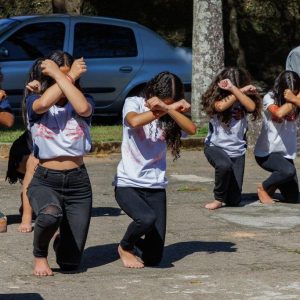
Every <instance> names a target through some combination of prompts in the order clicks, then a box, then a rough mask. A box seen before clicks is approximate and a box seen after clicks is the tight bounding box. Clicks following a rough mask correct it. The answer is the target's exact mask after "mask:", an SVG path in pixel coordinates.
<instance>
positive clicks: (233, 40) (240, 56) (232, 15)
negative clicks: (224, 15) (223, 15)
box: [228, 0, 246, 68]
mask: <svg viewBox="0 0 300 300" xmlns="http://www.w3.org/2000/svg"><path fill="white" fill-rule="evenodd" d="M235 5H236V4H235V3H234V0H228V6H229V42H230V45H231V47H232V49H233V51H234V53H235V56H236V64H237V66H238V67H241V68H246V59H245V53H244V49H243V48H242V46H241V44H240V38H239V35H238V23H237V12H236V7H235Z"/></svg>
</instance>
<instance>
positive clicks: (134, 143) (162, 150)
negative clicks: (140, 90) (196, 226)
mask: <svg viewBox="0 0 300 300" xmlns="http://www.w3.org/2000/svg"><path fill="white" fill-rule="evenodd" d="M144 104H145V99H144V98H142V97H130V98H127V99H126V100H125V104H124V107H123V140H122V147H121V151H122V159H121V161H120V163H119V165H118V169H117V174H116V176H115V180H114V182H113V185H114V186H118V187H137V188H165V187H166V185H167V183H168V181H167V179H166V177H165V172H166V152H167V147H166V142H165V138H164V137H163V132H162V130H161V128H159V126H158V121H157V120H155V121H153V122H151V123H149V124H147V125H145V126H142V127H139V128H132V127H130V125H129V124H128V123H127V121H126V119H125V117H126V115H127V114H128V113H129V112H136V113H142V112H146V111H149V109H148V108H147V107H145V105H144Z"/></svg>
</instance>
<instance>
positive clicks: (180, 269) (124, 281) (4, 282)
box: [0, 150, 300, 300]
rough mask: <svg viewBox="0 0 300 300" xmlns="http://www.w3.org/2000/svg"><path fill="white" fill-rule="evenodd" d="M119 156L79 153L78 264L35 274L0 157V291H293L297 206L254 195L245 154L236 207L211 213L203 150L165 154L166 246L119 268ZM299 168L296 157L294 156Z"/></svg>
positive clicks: (209, 294)
mask: <svg viewBox="0 0 300 300" xmlns="http://www.w3.org/2000/svg"><path fill="white" fill-rule="evenodd" d="M119 159H120V154H110V155H106V154H103V155H101V154H100V155H98V156H96V155H95V156H91V157H88V158H86V165H87V168H88V171H89V174H90V178H91V182H92V186H93V194H94V203H93V213H92V220H91V226H90V231H89V235H88V239H87V243H86V249H85V252H84V258H83V262H82V268H81V270H80V272H79V273H76V274H63V273H60V272H59V269H58V266H57V265H56V263H55V258H54V253H53V251H52V247H50V256H49V261H50V265H51V267H53V269H54V273H55V275H54V276H53V277H48V278H38V277H35V276H33V275H32V239H33V234H32V233H29V234H24V233H18V232H17V226H18V223H19V222H20V217H19V215H18V208H19V205H20V190H21V186H20V185H19V184H15V185H10V184H9V183H7V182H5V181H4V175H5V170H6V165H7V160H6V159H0V195H1V196H0V197H1V202H0V203H1V205H0V210H1V211H3V212H4V213H6V215H7V216H8V221H9V226H8V232H7V233H2V234H0V300H2V299H22V300H23V299H26V300H27V299H30V300H40V299H72V300H73V299H110V300H114V299H172V300H176V299H180V300H181V299H204V300H210V299H231V300H233V299H251V300H274V299H275V300H276V299H278V300H283V299H300V278H299V271H300V241H299V236H300V235H299V233H300V217H299V215H300V205H299V204H284V203H276V204H274V205H270V206H265V205H262V204H260V203H259V202H258V201H257V200H258V198H257V194H256V186H257V184H258V183H259V182H261V181H262V180H263V179H264V178H265V177H266V176H267V174H268V173H267V172H265V171H263V170H262V169H260V168H259V166H258V165H257V164H256V162H255V161H254V159H253V157H252V156H251V155H248V156H247V159H246V171H245V179H244V189H243V201H242V203H241V206H240V207H235V208H230V207H228V208H227V207H224V208H221V209H218V210H216V211H208V210H206V209H205V208H203V207H204V204H205V203H207V202H208V201H210V200H212V190H213V177H214V170H213V168H212V167H211V166H210V165H209V164H208V162H207V161H206V159H205V157H204V155H203V152H201V151H195V150H193V151H191V150H184V151H182V155H181V158H180V159H178V161H176V162H173V161H172V158H171V157H168V178H169V187H168V189H167V195H168V224H167V236H166V246H165V253H164V258H163V261H162V263H161V264H160V265H159V266H158V267H155V268H144V269H141V270H134V269H126V268H124V267H123V266H122V264H121V262H120V260H119V258H118V255H117V245H118V242H119V240H120V239H121V237H122V235H123V233H124V231H125V229H126V227H127V225H128V224H129V222H130V219H129V218H128V217H127V216H126V215H124V213H123V212H122V211H121V210H120V209H119V207H118V205H117V203H116V201H115V199H114V190H113V187H112V186H111V182H112V179H113V176H114V174H115V171H116V167H117V163H118V161H119ZM296 166H297V168H298V169H299V166H300V159H297V160H296Z"/></svg>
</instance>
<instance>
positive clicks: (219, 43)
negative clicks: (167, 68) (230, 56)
mask: <svg viewBox="0 0 300 300" xmlns="http://www.w3.org/2000/svg"><path fill="white" fill-rule="evenodd" d="M193 14H194V17H193V20H194V27H193V72H192V74H193V75H192V119H193V121H194V122H195V123H196V124H202V123H203V114H202V113H201V105H200V100H201V96H202V94H203V93H204V91H205V90H206V89H207V87H208V85H209V84H210V82H211V80H212V79H213V77H214V76H215V75H216V73H218V72H219V71H220V70H221V69H222V68H223V67H224V38H223V21H222V19H223V18H222V0H194V11H193Z"/></svg>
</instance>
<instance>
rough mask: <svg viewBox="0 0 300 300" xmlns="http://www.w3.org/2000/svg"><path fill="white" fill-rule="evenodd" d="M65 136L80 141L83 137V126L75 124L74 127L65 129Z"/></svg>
mask: <svg viewBox="0 0 300 300" xmlns="http://www.w3.org/2000/svg"><path fill="white" fill-rule="evenodd" d="M66 136H68V137H70V138H71V139H72V140H74V141H78V140H80V139H81V138H82V137H83V136H84V125H83V124H82V123H77V124H76V126H75V127H66Z"/></svg>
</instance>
